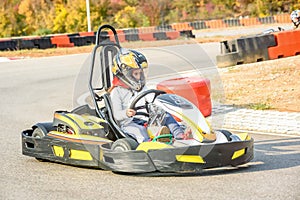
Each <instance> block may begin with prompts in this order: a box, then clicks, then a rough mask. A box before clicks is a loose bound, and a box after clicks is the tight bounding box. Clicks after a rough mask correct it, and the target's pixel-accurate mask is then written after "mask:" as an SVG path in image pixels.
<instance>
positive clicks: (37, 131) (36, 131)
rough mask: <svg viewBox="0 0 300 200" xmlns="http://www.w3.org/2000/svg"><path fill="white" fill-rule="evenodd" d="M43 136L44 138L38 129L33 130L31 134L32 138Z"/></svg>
mask: <svg viewBox="0 0 300 200" xmlns="http://www.w3.org/2000/svg"><path fill="white" fill-rule="evenodd" d="M44 136H45V134H44V132H43V131H42V130H41V129H40V128H35V129H34V130H33V132H32V137H35V138H42V137H44Z"/></svg>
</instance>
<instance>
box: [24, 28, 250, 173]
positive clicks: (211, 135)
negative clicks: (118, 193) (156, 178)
mask: <svg viewBox="0 0 300 200" xmlns="http://www.w3.org/2000/svg"><path fill="white" fill-rule="evenodd" d="M106 29H108V30H109V31H104V30H106ZM120 49H121V46H120V44H119V40H118V36H117V33H116V30H115V29H114V28H113V27H111V26H110V25H104V26H101V27H99V29H98V31H97V35H96V45H95V47H94V49H93V52H92V59H91V67H90V70H89V73H90V74H89V83H88V87H89V92H90V101H91V102H92V105H93V106H90V105H89V104H86V105H81V106H79V107H77V108H75V109H74V110H73V111H71V112H68V111H56V112H55V113H54V118H53V121H52V122H47V123H37V124H35V125H34V126H33V127H32V128H30V129H28V130H24V131H23V132H22V153H23V154H24V155H27V156H32V157H35V158H36V159H38V160H40V161H52V162H58V163H64V164H69V165H75V166H84V167H93V168H100V169H105V170H111V171H115V172H128V173H146V172H199V171H201V170H202V169H208V168H214V167H222V166H237V165H241V164H244V163H247V162H249V161H250V160H251V159H252V158H253V139H252V138H251V137H250V136H249V135H248V134H247V133H241V134H233V133H231V132H229V131H227V130H212V129H211V127H210V125H209V124H208V122H207V120H206V119H205V118H204V117H203V115H202V114H201V112H200V111H199V109H198V108H197V107H196V106H195V105H193V104H192V103H190V102H189V101H188V100H186V99H185V98H183V97H181V96H178V95H175V94H166V93H165V92H164V91H160V90H155V89H150V90H147V91H145V92H142V93H141V94H140V95H138V96H137V97H136V99H135V100H133V102H132V104H131V106H130V107H131V108H133V109H135V110H137V111H138V112H137V115H141V116H142V117H143V118H144V119H146V120H147V121H148V131H149V135H150V137H151V138H152V140H151V141H149V142H142V143H138V142H137V141H136V140H135V139H134V138H131V137H130V136H128V135H127V134H126V133H124V132H123V131H122V130H121V128H120V127H119V126H118V124H117V123H116V121H115V120H114V116H113V113H112V109H111V102H110V101H111V100H110V97H109V93H108V92H107V91H108V90H109V88H110V87H111V84H112V80H111V79H112V78H111V77H112V75H111V62H112V58H113V56H114V55H115V54H116V53H117V52H118V51H119V50H120ZM95 74H96V75H95ZM99 76H100V79H99ZM96 79H97V80H96ZM99 80H100V81H99ZM145 99H147V100H146V101H145ZM149 99H150V100H149ZM141 102H142V104H141ZM166 112H168V113H170V114H172V115H173V116H174V117H175V118H176V119H177V120H179V121H180V124H181V126H182V127H183V128H186V127H189V128H190V129H191V130H192V137H191V138H189V139H186V140H174V139H173V138H172V135H164V136H163V137H169V138H170V142H169V143H163V142H158V141H160V140H158V137H162V136H157V137H155V135H153V134H152V133H153V132H152V131H151V130H154V129H155V128H157V127H159V126H160V124H161V122H162V121H163V120H164V116H165V114H166Z"/></svg>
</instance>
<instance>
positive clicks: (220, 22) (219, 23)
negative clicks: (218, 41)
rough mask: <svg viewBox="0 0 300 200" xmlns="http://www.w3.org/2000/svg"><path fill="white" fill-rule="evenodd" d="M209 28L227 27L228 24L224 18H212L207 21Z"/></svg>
mask: <svg viewBox="0 0 300 200" xmlns="http://www.w3.org/2000/svg"><path fill="white" fill-rule="evenodd" d="M205 24H206V27H208V28H226V27H227V25H226V23H225V22H224V21H223V20H221V19H220V20H210V21H206V22H205Z"/></svg>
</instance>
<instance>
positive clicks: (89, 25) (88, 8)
mask: <svg viewBox="0 0 300 200" xmlns="http://www.w3.org/2000/svg"><path fill="white" fill-rule="evenodd" d="M90 15H91V14H90V1H89V0H86V16H87V24H88V32H91V31H92V30H91V17H90Z"/></svg>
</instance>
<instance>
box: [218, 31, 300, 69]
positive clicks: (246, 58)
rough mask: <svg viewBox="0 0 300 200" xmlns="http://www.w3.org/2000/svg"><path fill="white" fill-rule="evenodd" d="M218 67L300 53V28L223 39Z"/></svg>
mask: <svg viewBox="0 0 300 200" xmlns="http://www.w3.org/2000/svg"><path fill="white" fill-rule="evenodd" d="M220 45H221V54H220V55H217V66H218V67H229V66H233V65H238V64H245V63H253V62H259V61H265V60H272V59H278V58H283V57H290V56H296V55H300V30H290V31H281V32H274V33H271V34H265V35H257V36H253V37H248V38H238V39H235V40H230V41H222V42H221V43H220Z"/></svg>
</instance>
